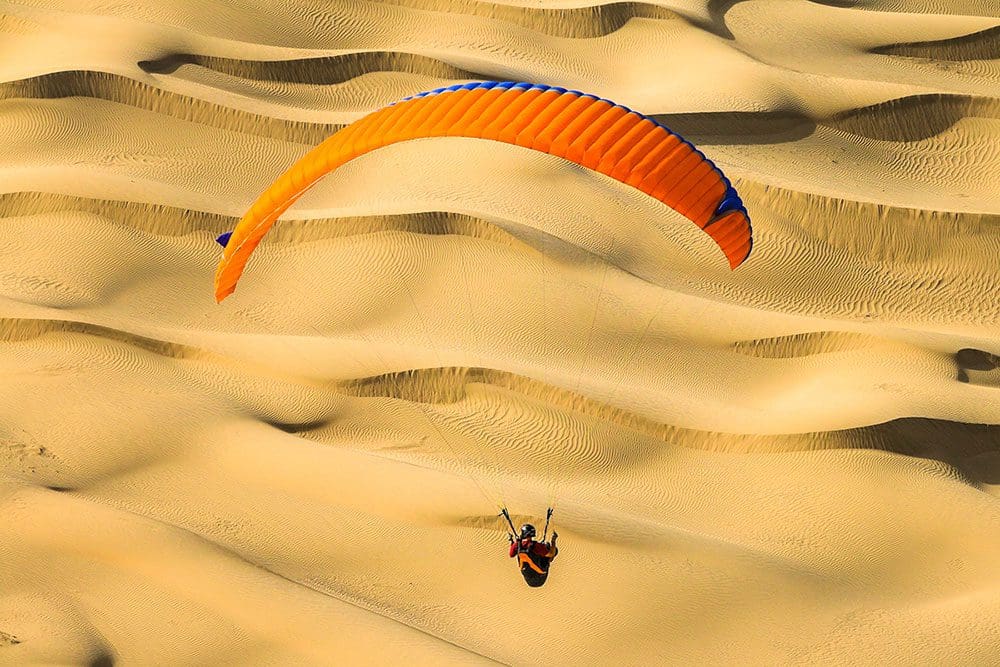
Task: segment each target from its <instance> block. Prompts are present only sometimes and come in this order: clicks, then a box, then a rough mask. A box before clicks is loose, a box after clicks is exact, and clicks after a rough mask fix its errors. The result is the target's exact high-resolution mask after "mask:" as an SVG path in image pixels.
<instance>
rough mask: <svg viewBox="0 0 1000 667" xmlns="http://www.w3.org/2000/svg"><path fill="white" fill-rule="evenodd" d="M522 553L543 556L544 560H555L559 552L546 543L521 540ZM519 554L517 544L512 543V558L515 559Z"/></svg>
mask: <svg viewBox="0 0 1000 667" xmlns="http://www.w3.org/2000/svg"><path fill="white" fill-rule="evenodd" d="M521 551H523V552H525V553H529V554H531V555H532V556H542V557H543V558H554V557H555V555H556V553H558V552H559V550H558V549H556V548H555V547H550V546H549V545H548V544H546V543H545V542H536V541H535V540H521ZM516 553H517V542H512V543H511V545H510V557H511V558H513V557H514V555H515V554H516Z"/></svg>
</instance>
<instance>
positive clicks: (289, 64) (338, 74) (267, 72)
mask: <svg viewBox="0 0 1000 667" xmlns="http://www.w3.org/2000/svg"><path fill="white" fill-rule="evenodd" d="M136 64H137V65H138V66H139V68H140V69H141V70H142V71H144V72H146V73H147V74H173V73H175V72H176V71H177V70H178V69H180V68H181V67H182V66H184V65H196V66H198V67H203V68H205V69H209V70H212V71H214V72H218V73H220V74H225V75H227V76H231V77H235V78H239V79H250V80H254V81H273V82H280V83H289V84H310V85H318V86H327V85H335V84H342V83H345V82H347V81H350V80H351V79H355V78H357V77H359V76H361V75H363V74H370V73H372V72H400V73H407V74H419V75H422V76H429V77H435V78H440V79H448V80H452V79H454V80H465V79H477V80H478V79H483V80H488V79H489V78H490V77H484V76H483V75H481V74H479V73H477V72H471V71H469V70H465V69H462V68H460V67H455V66H453V65H450V64H448V63H446V62H444V61H441V60H438V59H436V58H431V57H428V56H422V55H418V54H413V53H397V52H394V51H363V52H360V53H347V54H344V55H339V56H324V57H319V58H300V59H296V60H242V59H234V58H221V57H218V56H202V55H197V54H193V53H170V54H167V55H164V56H162V57H160V58H157V59H156V60H142V61H139V62H138V63H136Z"/></svg>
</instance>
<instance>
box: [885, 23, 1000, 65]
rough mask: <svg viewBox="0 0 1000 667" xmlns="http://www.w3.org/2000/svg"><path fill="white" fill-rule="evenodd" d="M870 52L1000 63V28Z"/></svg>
mask: <svg viewBox="0 0 1000 667" xmlns="http://www.w3.org/2000/svg"><path fill="white" fill-rule="evenodd" d="M868 52H869V53H877V54H880V55H887V56H902V57H907V58H929V59H934V60H949V61H963V60H997V59H1000V26H996V27H994V28H988V29H986V30H980V31H979V32H974V33H971V34H968V35H962V36H960V37H950V38H948V39H939V40H935V41H929V42H900V43H897V44H886V45H884V46H876V47H875V48H873V49H869V51H868Z"/></svg>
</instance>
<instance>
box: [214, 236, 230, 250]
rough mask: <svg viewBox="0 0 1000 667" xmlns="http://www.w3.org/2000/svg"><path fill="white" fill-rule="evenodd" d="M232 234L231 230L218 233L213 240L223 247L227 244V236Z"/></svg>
mask: <svg viewBox="0 0 1000 667" xmlns="http://www.w3.org/2000/svg"><path fill="white" fill-rule="evenodd" d="M232 235H233V233H232V232H225V233H223V234H219V235H218V236H217V237H215V242H216V243H218V244H219V245H221V246H222V247H223V248H225V247H226V246H227V245H229V237H230V236H232Z"/></svg>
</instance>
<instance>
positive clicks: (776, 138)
mask: <svg viewBox="0 0 1000 667" xmlns="http://www.w3.org/2000/svg"><path fill="white" fill-rule="evenodd" d="M652 118H653V119H654V120H656V121H657V122H658V123H662V124H663V125H666V126H667V127H669V128H670V129H671V130H673V131H675V132H677V133H679V134H680V135H681V136H683V137H684V138H685V139H687V140H689V141H691V142H693V143H695V144H714V145H748V144H779V143H785V142H789V141H797V140H799V139H803V138H805V137H808V136H809V135H811V134H812V133H813V132H815V131H816V127H817V125H816V122H815V121H813V120H812V119H810V118H808V117H806V116H805V115H803V114H800V113H796V112H793V111H711V112H699V113H674V114H658V115H655V116H652Z"/></svg>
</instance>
